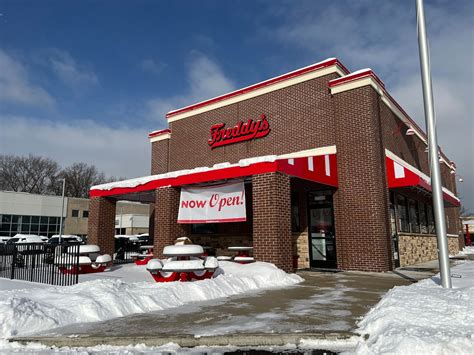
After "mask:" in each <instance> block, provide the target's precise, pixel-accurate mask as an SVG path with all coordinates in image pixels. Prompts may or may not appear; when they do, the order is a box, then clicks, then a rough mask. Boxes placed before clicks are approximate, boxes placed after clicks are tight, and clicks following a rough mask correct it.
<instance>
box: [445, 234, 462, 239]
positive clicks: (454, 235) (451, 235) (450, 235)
mask: <svg viewBox="0 0 474 355" xmlns="http://www.w3.org/2000/svg"><path fill="white" fill-rule="evenodd" d="M446 235H447V236H448V237H456V238H458V237H459V235H458V234H446Z"/></svg>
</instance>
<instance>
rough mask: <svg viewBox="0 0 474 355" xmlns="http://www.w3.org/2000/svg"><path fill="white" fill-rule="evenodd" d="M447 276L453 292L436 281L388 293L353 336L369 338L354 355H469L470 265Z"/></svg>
mask: <svg viewBox="0 0 474 355" xmlns="http://www.w3.org/2000/svg"><path fill="white" fill-rule="evenodd" d="M452 274H453V275H456V276H457V277H456V278H452V281H453V288H452V289H443V288H442V287H441V286H440V285H439V283H440V280H439V275H437V276H435V277H433V278H431V279H426V280H423V281H420V282H418V283H416V284H413V285H410V286H400V287H394V288H393V289H392V290H390V291H389V292H388V293H387V294H386V295H385V296H384V297H383V298H382V300H381V301H380V302H379V303H378V304H377V305H376V306H375V307H374V308H373V309H371V310H370V312H369V313H368V314H367V315H366V316H365V317H364V318H363V319H362V320H361V321H360V322H359V324H358V326H359V328H358V329H357V333H359V334H361V335H366V334H368V335H369V338H368V339H367V340H366V341H365V342H361V343H359V345H358V347H357V349H356V353H359V354H381V353H396V354H454V353H456V354H472V351H473V349H474V312H473V310H474V262H464V263H462V264H460V265H458V266H455V267H454V268H452ZM459 276H460V277H459Z"/></svg>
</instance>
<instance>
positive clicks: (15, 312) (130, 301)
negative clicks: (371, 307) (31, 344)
mask: <svg viewBox="0 0 474 355" xmlns="http://www.w3.org/2000/svg"><path fill="white" fill-rule="evenodd" d="M217 273H218V276H217V277H216V278H214V279H209V280H203V281H197V282H186V283H181V282H171V283H162V284H158V283H154V282H135V283H129V282H124V281H121V280H117V279H99V280H93V281H88V282H84V283H80V284H77V285H74V286H69V287H46V288H36V289H24V290H14V291H0V338H5V337H9V336H15V335H27V334H32V333H35V332H39V331H45V330H47V329H51V328H56V327H61V326H65V325H69V324H74V323H83V322H96V321H102V320H106V319H111V318H115V317H122V316H126V315H129V314H133V313H145V312H152V311H159V310H165V309H170V308H174V307H179V306H182V305H185V304H188V303H192V302H197V301H206V300H212V299H217V298H223V297H228V296H232V295H237V294H241V293H244V292H248V291H252V290H260V289H267V288H274V287H284V286H291V285H295V284H297V283H299V282H301V281H303V279H302V278H301V277H299V276H297V275H295V274H287V273H285V272H284V271H282V270H280V269H278V268H277V267H276V266H274V265H273V264H268V263H263V262H256V263H253V264H247V265H242V264H237V263H232V262H221V263H220V269H218V270H217Z"/></svg>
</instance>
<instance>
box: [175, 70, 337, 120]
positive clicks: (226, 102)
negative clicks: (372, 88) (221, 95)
mask: <svg viewBox="0 0 474 355" xmlns="http://www.w3.org/2000/svg"><path fill="white" fill-rule="evenodd" d="M313 65H314V64H313ZM298 70H301V69H298ZM332 73H337V74H338V75H339V76H344V75H345V73H344V72H343V71H342V69H340V67H339V66H338V65H337V64H334V65H332V66H330V67H325V68H321V69H317V70H315V71H311V72H308V73H306V74H302V75H300V76H296V77H294V78H291V79H287V80H283V81H280V82H277V83H274V84H270V85H268V86H264V87H261V88H258V89H255V90H252V91H250V92H248V93H245V94H240V95H237V96H234V97H229V98H228V99H223V100H221V101H218V102H215V103H212V104H209V105H206V106H203V107H198V108H196V109H194V110H190V111H186V112H183V113H179V114H176V115H174V116H171V117H169V118H168V122H175V121H179V120H182V119H183V118H187V117H190V116H194V115H198V114H200V113H203V112H207V111H211V110H215V109H217V108H220V107H224V106H228V105H231V104H235V103H237V102H240V101H244V100H248V99H251V98H254V97H257V96H260V95H264V94H268V93H269V92H272V91H275V90H280V89H283V88H286V87H288V86H292V85H296V84H300V83H302V82H305V81H308V80H311V79H315V78H319V77H321V76H325V75H328V74H332ZM285 75H288V74H285ZM269 80H272V79H269ZM255 85H257V84H255ZM245 89H246V88H243V89H239V90H238V91H240V90H245ZM203 102H205V101H203ZM198 104H199V103H197V104H193V105H190V106H187V107H191V106H194V105H198ZM184 108H186V107H184ZM180 110H181V109H180ZM172 112H174V111H170V112H169V113H172Z"/></svg>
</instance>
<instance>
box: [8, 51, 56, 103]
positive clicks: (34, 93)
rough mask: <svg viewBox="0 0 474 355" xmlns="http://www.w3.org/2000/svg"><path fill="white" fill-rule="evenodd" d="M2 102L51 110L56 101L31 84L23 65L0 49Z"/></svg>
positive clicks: (44, 91)
mask: <svg viewBox="0 0 474 355" xmlns="http://www.w3.org/2000/svg"><path fill="white" fill-rule="evenodd" d="M0 101H3V102H6V103H11V104H23V105H31V106H39V107H46V108H51V107H52V106H54V104H55V101H54V99H53V98H52V97H51V96H50V95H49V94H48V92H46V90H44V89H43V88H42V87H40V86H38V85H35V84H33V83H31V82H30V79H29V77H28V72H27V70H26V68H25V67H24V66H23V64H22V63H20V62H19V61H17V60H15V59H14V58H13V57H11V56H10V55H9V54H7V52H5V51H3V50H1V49H0Z"/></svg>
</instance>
